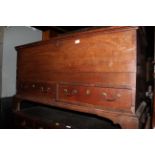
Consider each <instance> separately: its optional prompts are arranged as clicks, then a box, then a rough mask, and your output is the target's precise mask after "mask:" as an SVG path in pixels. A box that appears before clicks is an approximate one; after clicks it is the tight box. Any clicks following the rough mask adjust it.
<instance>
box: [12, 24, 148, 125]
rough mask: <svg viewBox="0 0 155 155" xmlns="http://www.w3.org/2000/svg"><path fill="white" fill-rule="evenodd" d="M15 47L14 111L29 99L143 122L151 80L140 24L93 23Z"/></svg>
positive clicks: (121, 120) (130, 122)
mask: <svg viewBox="0 0 155 155" xmlns="http://www.w3.org/2000/svg"><path fill="white" fill-rule="evenodd" d="M16 50H17V51H18V52H17V54H18V62H17V93H16V96H15V100H14V110H15V111H19V110H20V102H21V101H22V100H28V101H33V102H37V103H40V104H45V105H50V106H53V107H59V108H63V109H69V110H73V111H79V112H84V113H90V114H94V115H97V116H100V117H105V118H107V119H109V120H112V121H113V123H114V124H119V125H120V126H121V127H122V128H140V126H141V123H142V121H141V118H142V117H143V118H145V116H144V113H143V112H144V111H145V110H144V109H146V108H147V106H146V105H145V104H143V105H142V104H141V103H142V101H143V97H144V96H145V82H146V80H145V37H144V35H143V31H142V30H141V28H139V27H106V28H97V29H90V30H87V31H81V32H74V33H69V34H64V35H61V36H58V37H54V38H51V39H50V40H48V41H41V42H36V43H32V44H27V45H22V46H18V47H16ZM140 109H143V110H140ZM144 120H145V119H143V123H144V122H145V121H144Z"/></svg>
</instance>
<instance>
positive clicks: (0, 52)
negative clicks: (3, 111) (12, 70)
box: [0, 26, 4, 96]
mask: <svg viewBox="0 0 155 155" xmlns="http://www.w3.org/2000/svg"><path fill="white" fill-rule="evenodd" d="M3 32H4V27H3V26H0V96H1V93H2V57H3Z"/></svg>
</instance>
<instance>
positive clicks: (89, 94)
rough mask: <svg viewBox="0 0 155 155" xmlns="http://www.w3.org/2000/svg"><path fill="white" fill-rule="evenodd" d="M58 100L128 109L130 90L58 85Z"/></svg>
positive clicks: (130, 101) (130, 97)
mask: <svg viewBox="0 0 155 155" xmlns="http://www.w3.org/2000/svg"><path fill="white" fill-rule="evenodd" d="M58 100H59V101H61V102H70V103H77V104H87V105H88V104H91V105H98V106H103V107H107V108H110V109H115V108H117V109H121V110H130V107H131V103H132V91H131V90H128V89H116V88H103V87H91V86H77V85H65V84H62V85H59V90H58Z"/></svg>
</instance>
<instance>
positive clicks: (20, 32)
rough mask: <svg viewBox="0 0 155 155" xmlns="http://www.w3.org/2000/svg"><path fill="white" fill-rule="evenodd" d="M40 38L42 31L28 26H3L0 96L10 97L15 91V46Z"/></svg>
mask: <svg viewBox="0 0 155 155" xmlns="http://www.w3.org/2000/svg"><path fill="white" fill-rule="evenodd" d="M41 39H42V32H41V31H39V30H36V29H32V28H30V27H24V26H16V27H14V26H13V27H5V29H4V39H3V61H2V94H1V97H10V96H13V95H15V93H16V62H17V52H16V50H15V49H14V47H15V46H18V45H22V44H27V43H31V42H35V41H40V40H41Z"/></svg>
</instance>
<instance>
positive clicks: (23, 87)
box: [17, 82, 56, 102]
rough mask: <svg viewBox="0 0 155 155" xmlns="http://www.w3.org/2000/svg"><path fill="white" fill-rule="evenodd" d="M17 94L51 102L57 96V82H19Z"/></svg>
mask: <svg viewBox="0 0 155 155" xmlns="http://www.w3.org/2000/svg"><path fill="white" fill-rule="evenodd" d="M17 94H18V95H21V96H22V97H25V98H27V99H30V100H32V101H41V102H51V101H53V99H55V96H56V84H54V83H53V84H51V83H45V82H21V83H19V84H18V92H17Z"/></svg>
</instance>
